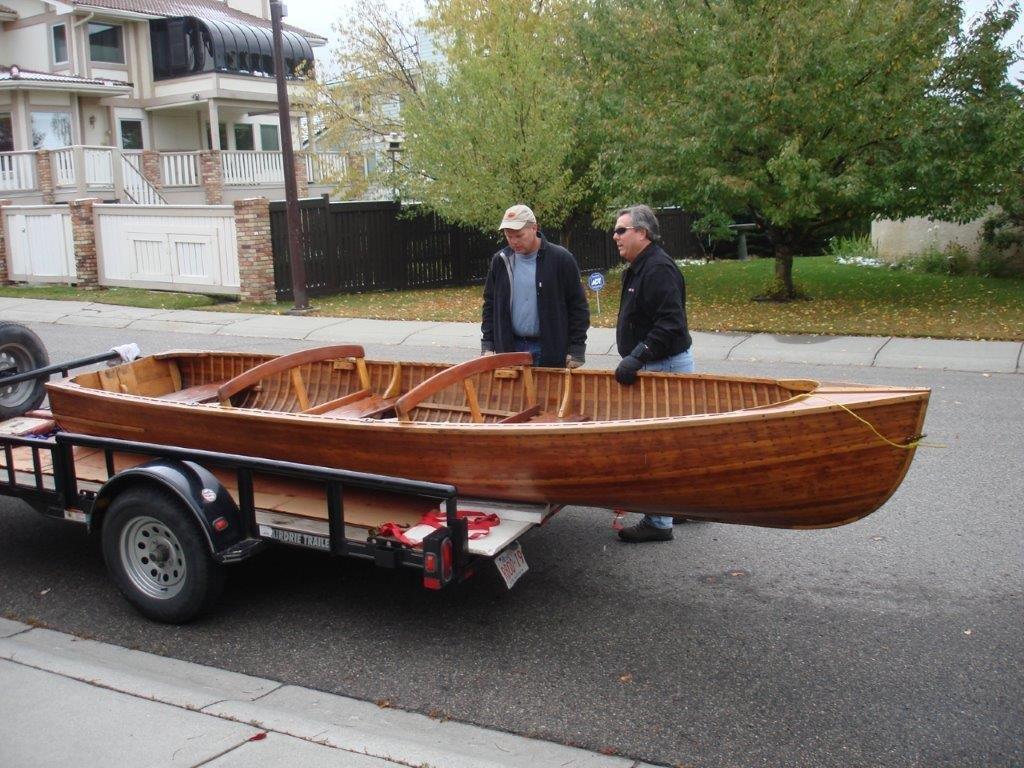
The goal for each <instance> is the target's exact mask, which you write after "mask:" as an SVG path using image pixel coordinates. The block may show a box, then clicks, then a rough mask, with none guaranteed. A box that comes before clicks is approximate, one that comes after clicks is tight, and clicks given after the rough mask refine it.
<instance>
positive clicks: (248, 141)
mask: <svg viewBox="0 0 1024 768" xmlns="http://www.w3.org/2000/svg"><path fill="white" fill-rule="evenodd" d="M235 149H256V145H255V144H254V143H253V133H252V126H251V125H246V124H243V123H239V124H237V125H236V126H235Z"/></svg>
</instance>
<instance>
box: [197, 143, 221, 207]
mask: <svg viewBox="0 0 1024 768" xmlns="http://www.w3.org/2000/svg"><path fill="white" fill-rule="evenodd" d="M199 177H200V178H199V183H200V184H202V185H203V191H204V192H205V193H206V204H207V205H220V204H221V203H222V202H224V172H223V171H222V170H221V165H220V150H216V149H214V150H209V151H206V152H200V153H199Z"/></svg>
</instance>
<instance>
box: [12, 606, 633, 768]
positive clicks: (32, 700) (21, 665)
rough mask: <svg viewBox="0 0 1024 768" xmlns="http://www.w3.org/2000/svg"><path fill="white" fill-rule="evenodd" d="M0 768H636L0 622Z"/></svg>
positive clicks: (616, 759) (614, 760)
mask: <svg viewBox="0 0 1024 768" xmlns="http://www.w3.org/2000/svg"><path fill="white" fill-rule="evenodd" d="M0 690H2V691H3V692H4V693H3V695H0V764H2V765H4V766H9V767H10V768H28V767H29V766H31V768H44V767H45V766H55V767H56V766H60V767H61V768H63V766H67V765H76V766H82V767H83V768H89V767H90V766H121V765H153V766H199V765H203V766H209V767H210V768H231V767H232V766H246V767H248V766H253V765H259V766H262V767H263V768H278V767H279V766H280V767H284V766H288V767H289V768H291V767H292V766H303V767H304V768H319V767H320V766H345V768H399V766H428V765H429V766H432V767H434V768H522V766H530V767H531V768H564V767H565V766H572V768H641V766H646V764H644V763H639V762H637V761H634V760H630V759H625V758H620V757H613V756H608V755H602V754H597V753H593V752H587V751H585V750H582V749H576V748H574V747H566V746H562V745H560V744H554V743H551V742H547V741H539V740H533V739H526V738H522V737H520V736H514V735H511V734H508V733H502V732H500V731H491V730H487V729H484V728H478V727H476V726H472V725H465V724H463V723H455V722H451V721H448V722H445V721H442V720H434V719H431V718H429V717H425V716H423V715H417V714H413V713H409V712H402V711H399V710H395V709H385V708H381V707H379V706H377V705H376V704H373V703H370V702H365V701H358V700H355V699H350V698H346V697H343V696H334V695H331V694H326V693H321V692H319V691H314V690H310V689H308V688H299V687H296V686H291V685H282V684H281V683H278V682H274V681H273V680H264V679H261V678H258V677H249V676H248V675H241V674H237V673H235V672H225V671H223V670H219V669H214V668H212V667H204V666H201V665H199V664H190V663H188V662H184V661H178V660H175V659H168V658H164V657H162V656H155V655H153V654H149V653H142V652H141V651H132V650H128V649H125V648H119V647H117V646H113V645H107V644H105V643H99V642H96V641H94V640H83V639H80V638H76V637H73V636H71V635H66V634H62V633H60V632H53V631H51V630H48V629H39V628H33V627H30V626H28V625H26V624H19V623H17V622H13V621H8V620H6V619H0Z"/></svg>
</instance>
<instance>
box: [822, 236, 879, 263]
mask: <svg viewBox="0 0 1024 768" xmlns="http://www.w3.org/2000/svg"><path fill="white" fill-rule="evenodd" d="M826 253H827V254H828V255H829V256H832V257H833V258H835V260H836V263H837V264H848V263H856V261H857V260H862V259H871V260H877V259H878V249H876V248H875V246H874V244H873V243H872V242H871V237H870V236H868V235H863V236H861V237H854V236H850V237H843V236H836V237H833V238H831V239H829V241H828V249H827V251H826Z"/></svg>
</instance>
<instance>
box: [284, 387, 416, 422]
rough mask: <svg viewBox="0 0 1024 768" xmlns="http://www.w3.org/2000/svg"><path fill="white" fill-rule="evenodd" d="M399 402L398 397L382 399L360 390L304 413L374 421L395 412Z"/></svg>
mask: <svg viewBox="0 0 1024 768" xmlns="http://www.w3.org/2000/svg"><path fill="white" fill-rule="evenodd" d="M397 401H398V398H397V397H381V396H380V395H378V394H376V393H375V392H371V391H370V390H368V389H360V390H359V391H357V392H352V393H350V394H347V395H345V396H344V397H339V398H335V399H334V400H328V401H327V402H326V403H320V404H319V405H314V406H313V407H312V408H307V409H306V410H304V411H303V413H306V414H309V415H312V416H330V417H331V418H334V419H372V418H376V417H378V416H383V415H384V414H386V413H387V412H388V411H391V410H393V409H394V407H395V403H396V402H397Z"/></svg>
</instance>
